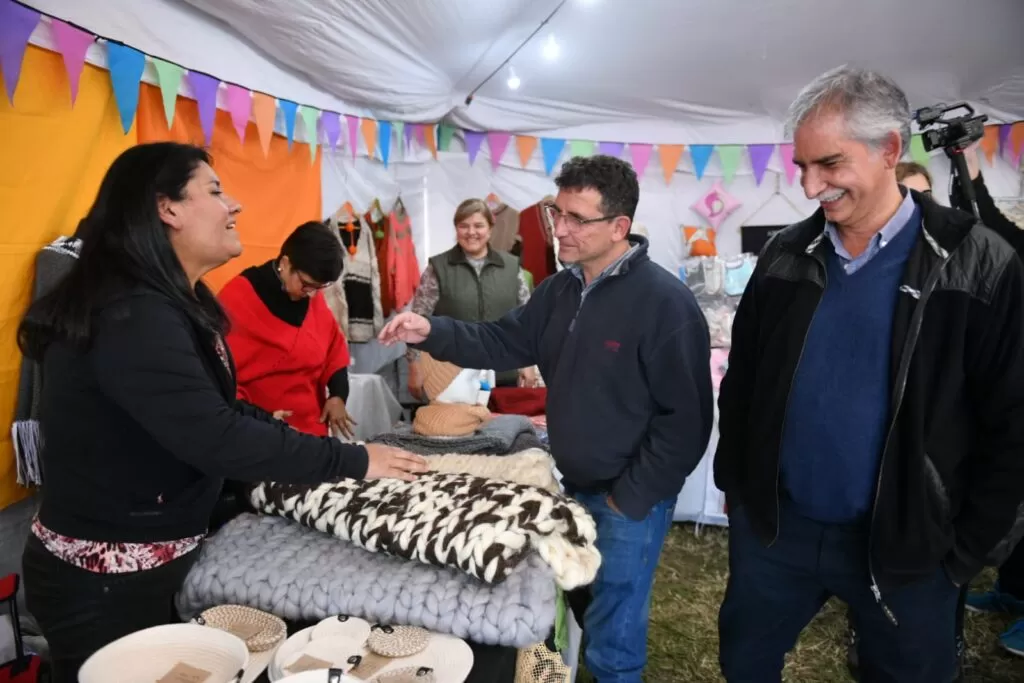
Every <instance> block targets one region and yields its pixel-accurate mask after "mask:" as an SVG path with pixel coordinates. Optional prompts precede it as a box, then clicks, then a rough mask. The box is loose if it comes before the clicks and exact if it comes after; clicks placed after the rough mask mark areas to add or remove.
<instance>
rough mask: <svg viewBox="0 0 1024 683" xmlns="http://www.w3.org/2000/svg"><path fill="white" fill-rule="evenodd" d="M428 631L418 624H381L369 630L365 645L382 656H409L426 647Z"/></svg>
mask: <svg viewBox="0 0 1024 683" xmlns="http://www.w3.org/2000/svg"><path fill="white" fill-rule="evenodd" d="M429 642H430V631H428V630H426V629H423V628H420V627H418V626H382V625H380V624H377V625H376V626H374V627H373V628H372V629H371V630H370V637H369V639H368V640H367V641H366V646H367V647H368V648H370V651H371V652H373V653H374V654H378V655H381V656H383V657H390V658H392V659H394V658H396V657H410V656H412V655H415V654H419V653H420V652H423V651H424V650H426V649H427V643H429Z"/></svg>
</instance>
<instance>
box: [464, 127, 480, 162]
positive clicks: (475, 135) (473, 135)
mask: <svg viewBox="0 0 1024 683" xmlns="http://www.w3.org/2000/svg"><path fill="white" fill-rule="evenodd" d="M484 135H485V134H484V133H481V132H480V131H478V130H464V131H462V137H463V139H464V140H465V141H466V154H467V156H469V165H470V166H472V165H473V164H474V163H476V155H477V154H479V153H480V147H481V145H483V144H484Z"/></svg>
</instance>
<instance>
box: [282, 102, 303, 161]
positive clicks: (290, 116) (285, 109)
mask: <svg viewBox="0 0 1024 683" xmlns="http://www.w3.org/2000/svg"><path fill="white" fill-rule="evenodd" d="M277 106H278V107H280V109H281V112H282V113H283V114H284V137H285V139H286V140H288V148H289V149H291V146H292V141H293V140H295V115H296V114H297V113H298V111H299V105H298V103H297V102H292V101H291V100H282V99H281V98H278V100H277Z"/></svg>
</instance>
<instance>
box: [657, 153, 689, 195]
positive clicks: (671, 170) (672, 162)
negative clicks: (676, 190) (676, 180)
mask: <svg viewBox="0 0 1024 683" xmlns="http://www.w3.org/2000/svg"><path fill="white" fill-rule="evenodd" d="M658 156H659V157H660V158H661V171H662V173H664V174H665V184H666V185H671V184H672V176H674V175H675V174H676V168H677V167H678V166H679V160H680V159H681V158H682V156H683V145H658Z"/></svg>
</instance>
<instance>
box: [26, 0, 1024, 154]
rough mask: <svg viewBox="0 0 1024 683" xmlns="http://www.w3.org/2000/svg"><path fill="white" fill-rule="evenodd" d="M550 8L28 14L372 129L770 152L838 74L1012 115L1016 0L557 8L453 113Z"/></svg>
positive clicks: (456, 5) (394, 6)
mask: <svg viewBox="0 0 1024 683" xmlns="http://www.w3.org/2000/svg"><path fill="white" fill-rule="evenodd" d="M560 1H561V0H502V1H501V2H481V1H480V0H415V1H414V2H412V1H410V0H372V1H368V0H334V1H332V2H324V1H323V0H290V1H288V2H285V1H283V0H281V1H274V2H271V1H268V0H149V1H147V2H145V3H141V2H137V1H136V0H107V1H104V0H80V1H79V2H76V3H67V2H62V1H61V0H34V1H30V2H29V3H28V4H31V5H33V6H36V7H38V8H40V9H42V10H43V11H49V12H52V13H54V14H56V15H57V16H62V17H65V18H69V19H70V20H72V21H77V22H78V23H81V24H83V25H84V26H86V27H87V28H89V29H91V30H93V31H96V32H97V33H100V34H103V35H108V36H110V37H112V38H115V39H120V40H122V41H124V42H126V43H129V44H132V45H134V46H135V47H138V48H139V49H142V50H143V51H150V50H153V48H152V47H147V45H150V44H152V43H154V42H155V43H157V44H158V46H161V47H164V48H167V49H170V52H172V53H174V54H171V55H169V54H165V53H166V51H167V49H165V51H164V53H160V52H158V51H155V50H153V52H155V53H157V54H161V56H166V57H168V58H172V59H174V58H175V57H174V55H178V58H176V59H175V61H180V62H182V63H183V65H185V66H193V67H195V68H198V69H202V70H206V71H209V72H211V73H213V74H214V75H217V76H219V77H221V78H224V79H228V80H232V74H231V71H233V70H234V71H236V72H244V71H245V69H244V68H243V69H237V68H236V69H232V67H231V66H229V65H230V64H231V62H232V60H236V61H237V60H242V59H247V60H249V61H250V63H251V62H252V60H253V59H254V58H257V57H258V58H259V59H260V60H264V61H265V62H266V63H267V64H269V65H273V67H272V71H273V72H274V73H272V74H269V75H267V74H265V73H264V72H265V71H266V69H254V68H253V67H250V69H249V70H250V71H256V72H258V73H255V78H256V80H257V81H259V82H252V79H250V80H249V81H248V82H247V81H244V80H242V79H240V78H239V79H238V80H239V82H242V84H243V85H247V86H248V87H251V88H253V89H265V90H267V91H269V92H271V93H272V94H275V95H277V96H279V97H286V98H289V99H296V100H297V101H299V102H305V103H309V104H313V105H316V106H320V107H324V108H338V109H341V110H342V111H346V112H352V113H365V114H369V115H374V116H377V117H379V118H383V119H392V118H393V119H398V120H405V121H433V120H438V119H439V118H441V117H442V116H445V115H449V117H450V119H451V120H452V121H454V122H455V123H456V124H458V125H461V126H464V127H467V128H474V129H481V130H505V131H510V132H533V133H543V134H547V135H554V136H564V137H571V138H583V139H597V140H602V139H606V140H622V141H627V142H629V141H636V142H654V143H657V142H683V143H697V142H706V143H752V142H766V141H776V140H779V139H781V135H782V128H781V120H782V118H783V115H784V113H785V110H786V107H787V106H788V103H789V102H790V101H791V100H792V98H793V97H794V95H795V94H796V93H797V91H798V90H799V89H800V87H801V86H802V85H804V84H805V83H806V82H807V81H809V80H810V79H811V78H813V77H814V76H815V75H817V74H818V73H820V72H822V71H824V70H826V69H828V68H830V67H832V66H836V65H838V64H841V63H844V62H851V63H857V64H862V65H865V66H869V67H872V68H877V69H879V70H882V71H884V72H885V73H888V74H890V75H892V76H893V77H894V78H896V79H897V81H898V82H899V83H900V84H901V85H902V86H903V87H904V88H905V89H906V90H907V92H908V95H909V96H910V99H911V105H912V106H915V107H916V106H925V105H930V104H933V103H935V102H939V101H946V102H951V101H956V100H968V101H971V102H972V103H974V104H975V105H976V106H978V107H979V108H980V109H981V110H982V111H985V112H986V113H989V114H990V115H991V116H993V117H997V118H998V119H1002V120H1017V119H1021V118H1024V41H1021V39H1020V27H1021V26H1022V25H1024V1H1022V0H977V1H976V2H974V3H971V4H969V3H965V2H960V1H959V0H900V1H899V2H893V1H892V0H861V1H860V2H850V0H760V1H759V2H750V0H632V1H629V2H626V1H625V0H566V2H565V4H564V5H563V6H562V7H561V9H560V10H559V11H558V13H557V14H556V16H555V17H554V19H553V20H552V21H551V23H550V24H549V25H548V26H547V27H546V28H545V29H544V30H543V31H542V32H541V33H539V34H538V35H537V36H536V37H535V38H534V39H533V40H532V41H531V42H530V43H529V44H528V45H527V46H526V47H525V48H524V49H523V50H522V52H520V53H519V55H518V56H517V57H516V58H515V59H514V60H513V61H512V64H513V66H514V67H515V69H516V72H517V75H518V76H519V77H520V78H521V79H522V86H521V88H520V89H519V90H517V91H511V90H509V89H508V88H507V87H506V85H505V81H506V77H507V73H505V72H504V71H502V72H500V73H498V74H497V75H496V76H495V77H494V79H493V80H492V81H491V82H490V83H488V84H487V85H486V86H485V87H484V88H483V89H482V90H481V91H480V93H479V94H478V96H477V97H476V99H475V100H474V102H473V104H472V105H470V106H468V107H466V106H464V104H463V100H464V99H465V96H466V94H467V93H468V92H469V91H470V90H471V89H472V88H473V87H475V86H476V85H478V84H479V83H480V82H481V81H482V80H483V79H484V78H486V76H487V75H488V74H489V73H490V72H491V71H493V70H494V69H495V68H496V67H497V66H498V65H499V64H500V63H501V62H502V61H503V60H504V59H505V58H506V57H507V56H508V55H509V54H510V53H511V52H512V51H513V50H514V49H515V48H516V46H518V45H519V44H520V43H521V42H522V41H523V40H524V39H525V38H526V37H527V36H528V35H529V34H530V33H531V32H532V31H533V30H534V29H535V28H536V27H537V26H538V25H539V24H540V23H541V21H543V19H544V18H545V17H546V16H547V15H548V14H550V13H551V11H552V10H553V9H555V7H556V6H558V5H559V2H560ZM68 15H71V16H68ZM74 15H79V16H78V17H77V18H76V17H75V16H74ZM204 23H205V24H206V25H201V24H204ZM549 33H553V34H554V35H555V36H556V37H557V39H558V42H559V44H560V47H561V56H560V57H559V59H558V60H556V61H554V62H548V61H546V60H545V59H544V57H543V56H542V46H543V43H544V40H545V39H546V37H547V35H548V34H549ZM200 37H201V40H199V38H200ZM217 37H219V40H216V42H217V43H218V44H216V45H215V44H214V40H215V39H216V38H217ZM264 81H272V83H271V84H268V85H263V84H262V83H263V82H264ZM271 85H273V86H274V87H276V90H275V89H273V88H272V87H271ZM310 91H313V92H315V93H316V96H315V97H313V96H311V95H310ZM332 102H339V103H340V104H333V105H332V104H331V103H332Z"/></svg>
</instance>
